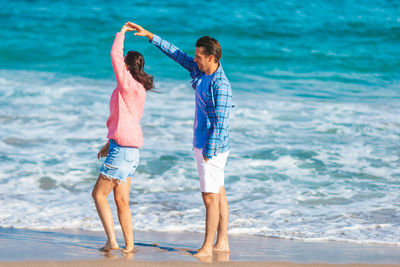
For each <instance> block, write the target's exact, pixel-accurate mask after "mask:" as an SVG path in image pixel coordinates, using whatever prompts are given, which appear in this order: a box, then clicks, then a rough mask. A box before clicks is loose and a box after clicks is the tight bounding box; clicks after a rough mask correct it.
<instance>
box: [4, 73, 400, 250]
mask: <svg viewBox="0 0 400 267" xmlns="http://www.w3.org/2000/svg"><path fill="white" fill-rule="evenodd" d="M275 75H280V74H275ZM285 75H287V73H286V74H285ZM0 77H1V78H0V94H1V98H0V101H1V104H2V109H1V110H0V122H1V123H2V128H1V131H0V159H1V160H0V184H1V186H0V226H1V227H18V228H35V229H43V228H82V229H89V230H101V229H102V226H101V223H100V221H99V219H98V216H97V213H96V210H95V208H94V205H93V201H92V199H91V196H90V192H91V189H92V187H93V184H94V182H95V180H96V178H97V175H98V170H99V167H100V165H101V160H97V159H96V155H97V152H98V149H99V148H100V147H101V145H102V144H103V143H104V142H105V140H106V139H105V136H106V127H105V122H106V120H107V116H108V101H109V97H110V94H111V92H112V90H113V88H114V86H115V82H113V81H99V80H91V79H85V78H79V77H57V76H56V75H53V74H49V73H37V72H19V71H0ZM20 77H24V79H21V78H20ZM321 86H322V85H321ZM158 88H159V90H160V91H162V93H161V94H156V93H149V94H148V97H147V102H146V108H145V114H144V116H143V119H142V126H143V132H144V137H145V138H144V139H145V144H144V147H143V148H142V149H141V160H140V165H139V167H138V169H137V172H136V174H135V177H134V179H133V181H132V189H131V207H132V211H133V222H134V227H135V228H136V229H143V230H152V229H157V230H160V231H183V230H184V231H198V232H201V231H203V230H204V212H205V211H204V207H203V204H202V200H201V195H200V192H199V185H198V179H197V171H196V166H195V162H194V159H193V151H192V122H193V110H194V103H193V102H194V101H193V90H192V89H191V87H190V85H189V83H183V82H176V81H161V82H160V83H159V84H158ZM165 88H168V90H167V89H165ZM259 94H260V93H258V94H257V95H256V94H254V95H252V94H245V93H243V92H236V91H234V102H235V105H236V107H235V108H234V109H233V112H232V116H231V137H232V150H231V153H230V157H229V160H228V165H227V167H226V189H227V194H228V200H229V203H230V233H232V234H252V235H265V236H273V237H280V238H291V239H303V240H318V241H319V240H340V241H349V242H360V243H368V242H375V243H383V244H398V245H400V230H399V229H400V227H399V226H400V225H399V223H400V220H399V218H400V193H399V192H400V190H399V189H400V188H399V187H400V186H399V183H398V178H399V175H400V173H399V171H398V170H399V167H400V157H399V152H398V144H399V143H398V137H399V135H400V130H399V128H400V127H399V125H400V123H399V120H398V114H399V111H400V109H399V107H398V105H397V104H396V103H391V102H389V103H386V104H385V105H383V104H382V103H377V104H370V103H368V102H365V103H363V102H356V101H355V102H340V101H325V102H321V101H316V100H307V99H304V98H286V97H282V98H278V97H276V96H275V97H270V98H269V97H267V96H268V95H266V96H265V97H263V95H261V96H260V95H259ZM111 199H112V197H111V196H110V200H111ZM112 208H113V211H114V215H115V214H116V213H115V207H114V206H113V205H112ZM115 220H116V221H117V218H116V217H115ZM117 227H119V226H118V225H117Z"/></svg>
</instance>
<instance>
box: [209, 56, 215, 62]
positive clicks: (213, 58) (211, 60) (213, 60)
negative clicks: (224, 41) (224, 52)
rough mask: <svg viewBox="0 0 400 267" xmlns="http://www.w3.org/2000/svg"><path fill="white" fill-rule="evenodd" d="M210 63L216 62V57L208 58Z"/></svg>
mask: <svg viewBox="0 0 400 267" xmlns="http://www.w3.org/2000/svg"><path fill="white" fill-rule="evenodd" d="M208 62H210V63H211V62H215V57H214V55H209V56H208Z"/></svg>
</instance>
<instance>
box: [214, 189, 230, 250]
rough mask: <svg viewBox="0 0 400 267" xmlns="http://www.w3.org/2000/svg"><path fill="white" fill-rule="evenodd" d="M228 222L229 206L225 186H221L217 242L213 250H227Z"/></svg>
mask: <svg viewBox="0 0 400 267" xmlns="http://www.w3.org/2000/svg"><path fill="white" fill-rule="evenodd" d="M228 222H229V206H228V200H227V198H226V192H225V187H224V186H221V187H220V190H219V224H218V235H217V242H215V245H214V248H213V250H214V251H219V252H229V242H228Z"/></svg>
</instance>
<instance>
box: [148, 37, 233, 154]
mask: <svg viewBox="0 0 400 267" xmlns="http://www.w3.org/2000/svg"><path fill="white" fill-rule="evenodd" d="M152 43H153V44H154V45H155V46H157V47H158V48H159V49H160V50H161V51H162V52H163V53H164V54H166V55H167V56H168V57H170V58H171V59H173V60H174V61H176V62H177V63H179V64H180V65H182V67H184V68H185V69H187V70H188V71H189V72H190V76H191V77H192V79H193V80H192V87H193V89H195V88H196V84H197V81H198V79H199V78H200V77H201V76H202V75H203V74H204V72H202V71H200V70H199V68H198V66H197V64H196V63H195V62H194V60H193V58H192V57H189V56H188V55H187V54H186V53H184V52H183V51H181V50H180V49H179V48H177V47H176V46H174V45H173V44H171V43H169V42H168V41H166V40H164V39H161V38H160V37H159V36H157V35H154V36H153V40H152ZM206 106H207V130H208V139H207V142H206V144H205V145H204V148H203V155H204V156H206V157H207V158H212V157H213V156H216V155H218V154H220V153H223V152H226V151H229V149H230V138H229V110H230V108H231V107H232V89H231V84H230V83H229V81H228V78H226V76H225V73H224V70H223V69H222V65H221V64H219V67H218V69H217V71H216V72H215V74H214V77H213V78H212V80H211V82H210V87H209V88H208V90H207V94H206Z"/></svg>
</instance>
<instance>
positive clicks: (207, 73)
mask: <svg viewBox="0 0 400 267" xmlns="http://www.w3.org/2000/svg"><path fill="white" fill-rule="evenodd" d="M129 25H130V26H131V27H132V28H134V29H135V30H136V31H137V32H136V33H135V35H137V36H145V37H147V38H148V39H149V41H150V42H151V43H153V44H154V45H155V46H156V47H158V48H159V49H160V50H161V51H162V52H163V53H164V54H166V55H167V56H169V57H170V58H172V59H173V60H174V61H176V62H177V63H179V64H180V65H182V66H183V67H184V68H185V69H187V70H188V71H189V72H190V76H191V77H192V79H193V81H192V87H193V88H194V89H195V93H196V97H195V101H196V110H195V120H194V126H193V131H194V134H193V146H194V153H195V158H196V161H197V168H198V173H199V178H200V187H201V192H202V197H203V202H204V205H205V207H206V232H205V238H204V243H203V246H202V247H201V249H200V250H199V252H198V253H197V254H196V255H195V256H198V257H204V256H211V255H212V252H213V251H219V252H229V243H228V217H229V208H228V201H227V198H226V194H225V187H224V168H225V164H226V160H227V158H228V154H229V149H230V139H229V125H228V123H229V110H230V108H231V106H232V105H231V101H232V90H231V86H230V83H229V81H228V79H227V78H226V76H225V73H224V71H223V69H222V66H221V64H220V62H219V60H220V58H221V47H220V45H219V43H218V41H217V40H215V39H214V38H211V37H209V36H205V37H201V38H200V39H198V40H197V42H196V50H195V57H194V58H191V57H189V56H187V55H186V53H184V52H183V51H181V50H179V49H178V48H177V47H175V46H174V45H172V44H171V43H169V42H167V41H165V40H163V39H161V38H160V37H159V36H157V35H155V34H153V33H151V32H149V31H147V30H145V29H143V28H142V27H141V26H139V25H137V24H135V23H131V22H130V23H129ZM217 231H218V235H217V241H216V243H215V245H214V246H213V242H214V238H215V235H216V233H217Z"/></svg>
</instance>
